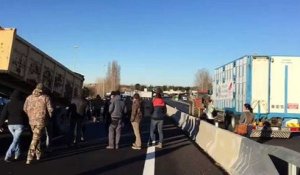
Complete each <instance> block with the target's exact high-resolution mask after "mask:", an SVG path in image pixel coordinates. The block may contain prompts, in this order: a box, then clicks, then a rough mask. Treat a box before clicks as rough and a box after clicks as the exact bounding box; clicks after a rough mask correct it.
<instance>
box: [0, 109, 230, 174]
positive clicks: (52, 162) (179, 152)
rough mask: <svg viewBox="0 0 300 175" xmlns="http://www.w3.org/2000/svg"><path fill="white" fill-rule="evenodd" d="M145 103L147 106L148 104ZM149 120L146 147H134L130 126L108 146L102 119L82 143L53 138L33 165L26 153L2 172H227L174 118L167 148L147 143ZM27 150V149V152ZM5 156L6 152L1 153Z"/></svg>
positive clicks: (1, 165) (167, 128)
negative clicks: (112, 147)
mask: <svg viewBox="0 0 300 175" xmlns="http://www.w3.org/2000/svg"><path fill="white" fill-rule="evenodd" d="M145 107H146V110H147V109H148V107H147V105H145ZM146 114H147V113H146ZM149 124H150V118H149V115H147V116H145V118H144V120H143V122H142V126H141V129H142V141H143V149H141V150H133V149H131V144H132V143H133V141H134V136H133V132H132V129H131V128H130V127H125V128H123V131H122V132H123V134H122V137H121V141H120V148H119V149H118V150H107V149H105V147H106V146H107V137H106V135H107V134H106V131H105V129H104V128H105V127H104V125H103V124H101V123H89V124H88V125H87V127H86V128H87V129H86V139H87V142H83V143H80V144H79V146H78V147H71V148H68V147H66V145H65V144H64V138H63V137H59V138H57V139H56V140H54V142H53V151H52V152H48V153H45V154H44V156H42V159H41V160H40V161H33V163H32V164H31V165H26V164H25V157H23V159H22V160H19V161H16V162H11V163H6V162H4V161H0V172H1V175H4V174H22V175H24V174H52V175H53V174H63V175H65V174H82V175H85V174H88V175H90V174H104V175H106V174H107V175H118V174H120V175H121V174H122V175H124V174H128V175H139V174H151V172H152V173H153V174H156V175H159V174H163V175H165V174H172V175H177V174H178V175H185V174H186V175H191V174H193V175H194V174H195V175H198V174H199V175H203V174H214V175H215V174H226V172H225V171H223V170H222V169H221V168H220V167H218V166H217V165H216V164H215V162H214V161H213V160H211V159H210V158H209V157H208V156H207V155H206V153H204V152H203V151H202V150H201V149H200V148H199V147H198V146H196V145H195V144H194V143H193V142H192V141H191V140H189V139H188V137H187V136H186V135H185V134H184V133H183V132H182V131H181V130H180V129H179V128H177V127H176V126H175V125H174V124H173V122H172V120H171V119H170V118H166V119H165V121H164V127H163V132H164V143H163V148H162V149H158V148H155V147H147V145H146V143H147V141H148V138H149ZM127 126H130V125H127ZM24 139H25V140H26V137H25V138H24ZM29 139H30V137H27V140H29ZM0 142H1V140H0ZM23 143H24V144H25V145H24V146H23V148H26V144H28V143H29V142H28V141H27V142H26V141H24V142H23ZM7 146H8V145H1V147H0V149H1V150H2V152H4V151H3V150H6V149H7ZM25 151H26V150H23V152H25ZM151 151H152V152H151ZM153 151H154V152H153ZM1 159H2V160H3V155H1ZM151 163H152V164H151ZM145 164H146V165H145ZM144 171H146V172H144Z"/></svg>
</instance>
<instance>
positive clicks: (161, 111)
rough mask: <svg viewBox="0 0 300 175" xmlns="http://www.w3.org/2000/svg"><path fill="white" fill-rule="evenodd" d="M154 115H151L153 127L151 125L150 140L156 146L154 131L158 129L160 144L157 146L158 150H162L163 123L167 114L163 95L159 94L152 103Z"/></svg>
mask: <svg viewBox="0 0 300 175" xmlns="http://www.w3.org/2000/svg"><path fill="white" fill-rule="evenodd" d="M151 107H152V110H151V111H152V115H151V125H150V139H151V141H152V143H153V144H155V134H154V131H155V129H156V127H157V130H158V135H159V142H158V144H157V145H156V147H157V148H162V142H163V131H162V128H163V122H164V117H165V115H166V113H167V108H166V103H165V101H164V100H163V99H162V96H161V93H160V92H157V93H156V96H155V98H154V99H153V101H152V106H151Z"/></svg>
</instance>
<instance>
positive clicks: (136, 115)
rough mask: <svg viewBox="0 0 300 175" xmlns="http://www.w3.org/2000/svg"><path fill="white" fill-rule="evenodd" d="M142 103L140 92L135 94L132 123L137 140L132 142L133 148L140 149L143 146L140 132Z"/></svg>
mask: <svg viewBox="0 0 300 175" xmlns="http://www.w3.org/2000/svg"><path fill="white" fill-rule="evenodd" d="M141 107H142V105H141V98H140V95H139V94H138V93H136V94H134V95H133V103H132V110H131V111H132V112H131V117H130V121H131V125H132V128H133V132H134V135H135V142H134V143H133V144H132V147H131V148H132V149H137V150H140V149H141V146H142V142H141V132H140V122H141V120H142V116H143V114H142V108H141Z"/></svg>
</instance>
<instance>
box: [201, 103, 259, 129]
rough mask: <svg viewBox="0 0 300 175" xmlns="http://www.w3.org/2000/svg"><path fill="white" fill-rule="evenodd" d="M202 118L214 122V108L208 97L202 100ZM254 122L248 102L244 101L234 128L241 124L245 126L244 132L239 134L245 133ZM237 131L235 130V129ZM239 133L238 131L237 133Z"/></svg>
mask: <svg viewBox="0 0 300 175" xmlns="http://www.w3.org/2000/svg"><path fill="white" fill-rule="evenodd" d="M204 107H205V108H204V111H203V112H204V118H205V120H206V121H207V122H208V123H211V124H215V116H216V114H215V108H214V105H213V100H212V99H210V98H208V99H205V101H204ZM253 122H254V115H253V109H252V107H251V105H250V104H248V103H245V104H244V105H243V112H242V113H241V116H240V119H239V121H238V125H237V126H236V128H235V130H237V128H238V127H239V125H240V126H242V125H243V127H245V129H244V130H245V131H244V134H241V135H247V134H249V133H250V132H251V130H252V123H253ZM235 132H237V131H235ZM238 134H240V133H238Z"/></svg>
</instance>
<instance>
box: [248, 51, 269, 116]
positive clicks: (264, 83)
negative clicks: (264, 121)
mask: <svg viewBox="0 0 300 175" xmlns="http://www.w3.org/2000/svg"><path fill="white" fill-rule="evenodd" d="M269 63H270V59H269V57H266V56H253V61H252V74H251V75H252V82H251V84H252V86H251V92H252V95H251V97H252V99H251V103H252V104H251V105H252V107H253V112H254V113H257V114H258V115H260V114H266V113H268V112H269V104H268V103H269V102H268V101H269V100H268V97H269V71H270V66H269V65H270V64H269Z"/></svg>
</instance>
